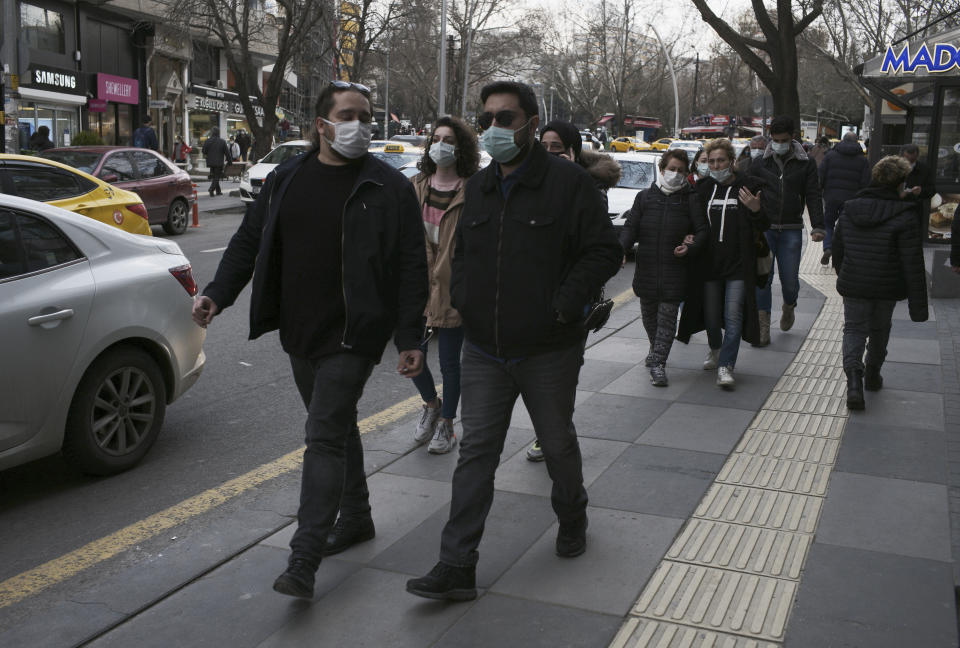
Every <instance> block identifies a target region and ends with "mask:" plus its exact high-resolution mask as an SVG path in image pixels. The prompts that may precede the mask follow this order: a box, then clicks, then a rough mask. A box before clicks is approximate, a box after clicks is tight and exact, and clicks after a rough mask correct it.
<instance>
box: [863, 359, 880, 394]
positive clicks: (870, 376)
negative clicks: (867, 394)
mask: <svg viewBox="0 0 960 648" xmlns="http://www.w3.org/2000/svg"><path fill="white" fill-rule="evenodd" d="M863 388H864V389H866V390H867V391H880V390H881V389H882V388H883V376H881V375H880V367H874V366H871V365H867V367H866V369H865V370H864V372H863Z"/></svg>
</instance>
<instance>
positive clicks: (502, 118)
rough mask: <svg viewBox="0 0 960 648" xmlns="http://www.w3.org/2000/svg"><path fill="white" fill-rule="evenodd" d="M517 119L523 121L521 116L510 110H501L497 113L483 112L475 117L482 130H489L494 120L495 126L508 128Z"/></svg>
mask: <svg viewBox="0 0 960 648" xmlns="http://www.w3.org/2000/svg"><path fill="white" fill-rule="evenodd" d="M517 119H523V115H520V114H517V113H515V112H513V111H512V110H501V111H500V112H498V113H491V112H483V113H480V114H479V115H477V123H478V124H479V125H480V128H482V129H484V130H486V129H488V128H490V126H491V125H492V124H493V122H494V120H496V122H497V126H502V127H504V128H510V127H511V126H512V125H513V122H514V121H515V120H517Z"/></svg>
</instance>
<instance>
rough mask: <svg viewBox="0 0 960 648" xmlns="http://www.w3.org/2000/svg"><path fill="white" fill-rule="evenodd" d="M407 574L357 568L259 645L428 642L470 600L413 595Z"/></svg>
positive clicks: (416, 645)
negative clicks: (448, 600) (456, 601)
mask: <svg viewBox="0 0 960 648" xmlns="http://www.w3.org/2000/svg"><path fill="white" fill-rule="evenodd" d="M407 579H408V576H407V575H406V574H395V573H390V572H385V571H380V570H376V569H361V570H360V571H359V572H357V573H356V574H354V575H353V576H351V577H350V578H348V579H347V580H346V581H345V582H344V583H343V584H342V585H340V587H338V588H336V589H335V590H333V591H332V592H330V594H328V595H327V596H325V597H324V598H323V599H321V600H320V601H318V602H316V603H314V604H313V605H311V606H310V607H309V608H307V609H306V610H304V611H303V613H301V614H299V615H297V617H296V618H295V619H293V620H292V621H291V622H290V623H288V624H287V625H285V626H284V627H283V628H281V629H280V630H278V631H277V632H275V633H273V634H272V635H271V636H270V637H268V638H267V639H266V640H265V641H263V642H261V643H260V644H258V646H259V647H260V648H289V646H317V645H322V646H371V647H373V646H390V647H391V648H405V647H408V646H409V647H410V648H423V647H424V646H429V645H432V644H433V642H435V641H436V640H437V639H439V638H440V636H441V635H442V634H443V633H444V632H445V631H446V630H447V629H448V628H449V627H450V626H452V625H453V624H454V623H455V622H456V620H457V619H459V618H460V617H461V616H463V615H464V614H466V613H467V612H468V611H469V610H470V604H460V605H446V604H444V603H442V602H439V601H427V600H426V599H421V598H417V597H415V596H413V595H411V594H408V593H407V591H406V581H407Z"/></svg>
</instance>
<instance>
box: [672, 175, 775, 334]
mask: <svg viewBox="0 0 960 648" xmlns="http://www.w3.org/2000/svg"><path fill="white" fill-rule="evenodd" d="M715 184H716V181H715V180H713V179H711V178H707V179H704V180H701V181H700V182H698V183H697V192H698V193H699V194H700V199H701V201H702V202H703V203H704V204H706V203H707V201H709V199H710V194H711V193H712V192H713V187H714V185H715ZM744 185H746V187H747V188H748V189H750V190H751V191H752V193H757V191H758V190H759V187H758V186H757V183H756V180H755V179H753V178H750V177H744V176H743V175H742V174H739V173H738V174H737V176H736V179H735V180H734V181H733V190H732V191H731V192H730V193H731V195H738V194H739V193H740V187H741V186H744ZM737 215H738V217H739V219H738V221H737V225H738V227H737V231H738V232H739V234H740V260H741V264H740V267H741V269H742V272H743V275H742V279H743V281H744V287H745V290H744V302H743V307H744V312H743V329H742V333H741V335H740V337H741V338H742V339H744V340H746V341H747V342H749V343H750V344H757V343H758V342H759V341H760V310H759V309H758V308H757V291H756V290H754V288H756V286H757V283H758V282H757V247H756V241H757V237H758V236H761V235H762V233H763V232H765V231H766V230H767V229H768V228H769V227H770V223H769V221H768V220H767V214H766V211H765V210H764V209H763V208H761V209H760V211H759V212H758V213H756V214H755V213H753V212H751V211H750V210H749V209H747V207H746V206H745V205H744V204H743V203H740V204H739V205H738V209H737ZM705 252H706V251H705ZM710 279H713V277H712V276H711V274H710V255H709V254H706V253H704V254H701V255H700V256H699V257H698V258H697V259H696V261H695V263H694V264H693V267H692V268H691V273H690V284H689V288H688V290H687V301H686V302H684V304H683V310H682V311H681V313H680V325H679V327H678V328H677V339H678V340H680V341H681V342H683V343H687V342H689V341H690V336H691V335H694V334H695V333H699V332H700V331H703V330H704V329H706V323H705V321H704V317H703V284H704V283H705V282H707V281H709V280H710Z"/></svg>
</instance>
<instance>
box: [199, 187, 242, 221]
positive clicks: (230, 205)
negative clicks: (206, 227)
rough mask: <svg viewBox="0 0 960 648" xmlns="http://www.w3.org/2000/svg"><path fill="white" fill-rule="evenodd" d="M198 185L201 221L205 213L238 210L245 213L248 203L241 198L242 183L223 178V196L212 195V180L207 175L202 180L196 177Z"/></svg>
mask: <svg viewBox="0 0 960 648" xmlns="http://www.w3.org/2000/svg"><path fill="white" fill-rule="evenodd" d="M193 181H194V183H195V184H196V185H197V200H198V201H199V209H200V223H201V224H202V223H203V215H204V214H207V215H212V214H219V213H228V212H237V213H243V212H244V210H246V208H247V204H246V203H245V202H243V201H242V200H240V183H239V182H234V181H233V180H221V181H220V189H221V190H223V195H222V196H210V194H209V191H210V181H209V180H207V179H206V176H204V178H203V179H202V180H199V179H197V178H194V180H193Z"/></svg>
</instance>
